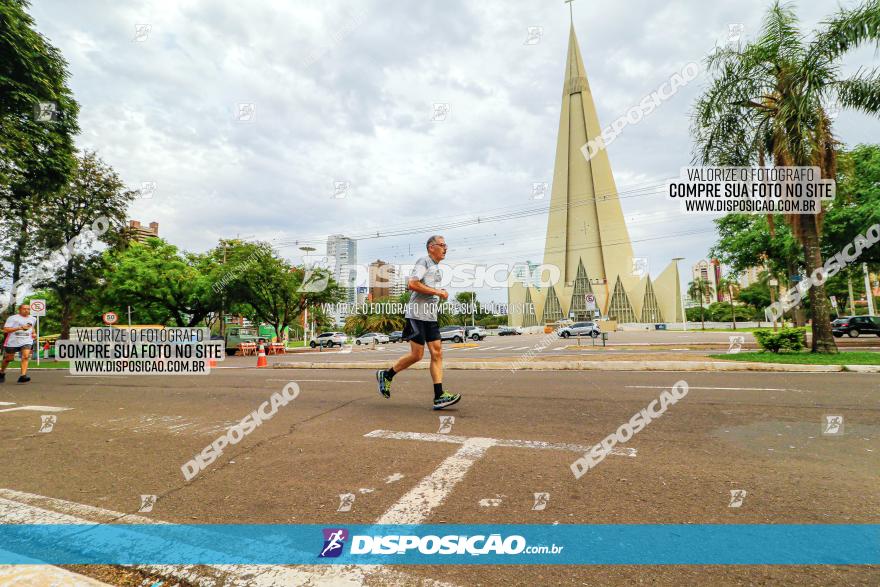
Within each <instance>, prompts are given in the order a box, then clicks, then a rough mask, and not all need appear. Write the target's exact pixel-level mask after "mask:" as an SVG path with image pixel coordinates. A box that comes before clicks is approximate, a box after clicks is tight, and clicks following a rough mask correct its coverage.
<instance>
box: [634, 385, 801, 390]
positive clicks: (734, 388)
mask: <svg viewBox="0 0 880 587" xmlns="http://www.w3.org/2000/svg"><path fill="white" fill-rule="evenodd" d="M625 387H629V388H632V389H669V386H668V385H626V386H625ZM688 389H721V390H725V391H789V390H788V389H784V388H779V387H698V386H696V385H690V386H688Z"/></svg>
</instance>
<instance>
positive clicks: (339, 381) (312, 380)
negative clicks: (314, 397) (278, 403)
mask: <svg viewBox="0 0 880 587" xmlns="http://www.w3.org/2000/svg"><path fill="white" fill-rule="evenodd" d="M266 381H278V382H280V383H288V382H290V381H296V382H297V383H299V382H300V381H305V382H306V383H370V381H368V380H367V379H295V378H292V379H266Z"/></svg>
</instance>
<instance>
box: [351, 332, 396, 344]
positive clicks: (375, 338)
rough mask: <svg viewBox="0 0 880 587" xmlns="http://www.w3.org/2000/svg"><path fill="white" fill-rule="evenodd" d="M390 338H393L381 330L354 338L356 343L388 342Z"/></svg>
mask: <svg viewBox="0 0 880 587" xmlns="http://www.w3.org/2000/svg"><path fill="white" fill-rule="evenodd" d="M389 340H391V339H389V338H388V335H387V334H382V333H381V332H368V333H366V334H362V335H360V336H359V337H357V338H356V339H354V344H371V343H373V342H376V343H379V344H387V343H388V341H389Z"/></svg>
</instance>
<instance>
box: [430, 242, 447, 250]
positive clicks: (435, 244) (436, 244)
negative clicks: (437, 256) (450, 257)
mask: <svg viewBox="0 0 880 587" xmlns="http://www.w3.org/2000/svg"><path fill="white" fill-rule="evenodd" d="M431 246H432V247H443V248H444V249H448V248H449V245H447V244H446V243H431Z"/></svg>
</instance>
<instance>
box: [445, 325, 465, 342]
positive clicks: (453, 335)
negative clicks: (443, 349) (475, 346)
mask: <svg viewBox="0 0 880 587" xmlns="http://www.w3.org/2000/svg"><path fill="white" fill-rule="evenodd" d="M440 340H441V341H443V340H451V341H452V342H464V328H462V327H461V326H444V327H443V328H441V329H440Z"/></svg>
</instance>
